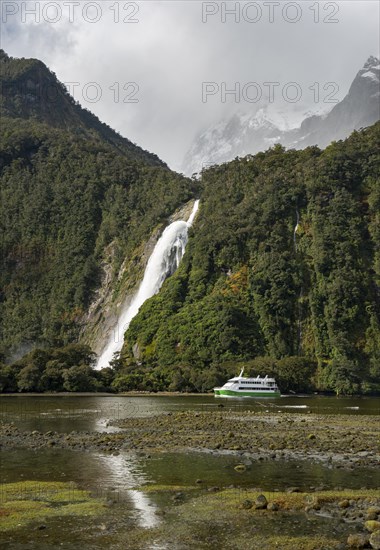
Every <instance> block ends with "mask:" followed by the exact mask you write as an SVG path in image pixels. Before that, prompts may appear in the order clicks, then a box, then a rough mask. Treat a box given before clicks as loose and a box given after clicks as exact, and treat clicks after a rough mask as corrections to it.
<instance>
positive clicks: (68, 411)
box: [0, 395, 380, 550]
mask: <svg viewBox="0 0 380 550" xmlns="http://www.w3.org/2000/svg"><path fill="white" fill-rule="evenodd" d="M219 403H222V404H223V405H224V407H226V409H229V408H230V409H234V410H246V409H257V410H265V411H267V410H268V411H270V410H283V411H284V412H285V411H286V412H297V413H305V414H307V413H308V412H309V411H311V412H317V413H320V414H326V415H329V414H354V415H358V414H371V415H374V414H379V412H380V411H379V401H378V400H377V399H374V398H354V399H351V398H340V399H337V398H333V397H331V398H330V397H319V396H312V397H294V396H292V397H282V398H279V399H270V400H258V401H256V400H255V401H253V400H252V401H247V400H239V401H235V400H234V401H231V400H223V399H222V400H220V399H215V398H214V397H213V396H161V395H157V396H144V397H140V396H138V397H137V396H136V397H131V396H96V395H91V396H71V395H70V396H2V397H0V419H2V420H4V421H12V422H14V423H15V424H17V425H18V426H19V427H20V428H22V429H25V430H39V431H48V430H54V431H58V432H71V431H73V430H76V431H110V430H113V429H115V428H112V427H110V426H107V423H108V421H109V420H112V419H121V418H127V417H131V416H132V417H133V416H134V417H139V416H150V415H157V414H160V413H163V412H168V411H177V410H178V411H179V410H203V411H207V410H212V409H214V408H215V407H217V406H218V404H219ZM241 461H243V462H244V461H245V463H246V466H247V469H246V471H245V472H243V473H239V472H237V471H235V470H234V467H235V466H236V465H237V464H238V463H239V462H241ZM0 474H1V481H2V482H3V483H9V482H13V481H23V480H34V481H36V483H38V481H71V482H74V483H77V484H78V485H79V486H80V487H82V488H87V489H90V490H91V491H92V492H93V493H94V495H97V496H100V497H105V498H107V499H112V500H113V501H115V502H116V503H117V504H116V508H115V510H116V512H117V518H118V519H117V522H118V523H117V525H118V527H117V533H118V535H117V536H116V535H115V536H116V539H115V541H114V543H112V544H111V543H109V541H108V543H107V544H108V546H107V544H105V546H104V547H110V548H115V549H118V548H128V545H127V546H126V545H125V544H124V543H123V542H121V541H122V540H124V539H123V537H125V536H126V532H127V531H128V529H146V528H150V527H156V526H157V525H159V524H160V522H162V521H163V520H162V518H161V516H160V513H159V512H160V508H161V507H162V506H164V505H165V506H166V505H167V502H163V501H162V497H158V496H157V495H156V496H155V495H154V494H153V495H152V494H150V493H148V494H145V493H142V492H141V491H139V490H138V489H139V487H141V486H142V485H150V484H159V485H171V486H176V485H181V486H194V484H195V482H196V480H197V479H201V480H202V483H203V486H204V487H205V486H206V487H212V486H219V487H228V486H230V485H234V486H237V487H240V488H241V491H242V499H243V498H244V488H245V487H260V488H262V489H265V490H270V491H278V490H282V489H284V488H286V487H289V485H296V486H298V487H300V488H301V489H305V490H308V489H310V487H321V486H323V487H325V488H333V487H337V486H339V487H347V488H361V487H363V486H365V487H376V486H378V485H379V479H378V477H377V476H375V475H374V473H373V471H368V470H364V469H361V470H359V469H358V470H355V471H352V472H347V471H344V470H342V469H336V468H327V467H324V466H322V465H310V464H308V463H306V462H280V461H278V462H277V461H262V462H255V463H252V462H251V461H250V460H249V459H248V458H245V457H244V456H243V457H241V456H240V457H238V456H231V455H225V456H216V455H212V454H206V453H188V454H180V453H162V454H152V455H151V456H149V455H148V456H147V455H145V454H144V453H139V454H136V453H129V452H122V453H120V454H119V455H117V456H114V455H110V454H104V453H99V452H76V451H75V452H74V451H68V450H63V449H44V450H42V451H38V452H36V451H32V450H9V451H8V450H6V451H3V452H2V454H1V462H0ZM160 498H161V500H160ZM60 529H61V530H62V537H63V539H60V540H61V541H62V540H64V542H62V543H61V542H60V543H59V547H61V548H66V547H67V548H70V549H71V548H75V547H76V546H75V544H78V533H76V535H75V541H76V542H75V543H74V541H73V540H71V541H70V537H74V535H73V533H74V532H75V529H74V530H73V525H71V524H70V519H66V520H64V521H63V522H61V524H60ZM38 536H40V535H38ZM46 536H47V538H46V537H45V539H44V540H42V539H41V540H39V542H38V547H39V548H40V549H45V548H46V549H50V548H53V547H56V545H57V541H55V540H53V539H54V537H53V534H52V532H50V535H49V533H48V534H47V535H46ZM54 536H55V535H54ZM83 536H84V537H85V535H83ZM41 537H42V535H41ZM49 537H50V538H49ZM37 538H38V537H37ZM86 540H87V539H85V538H84V539H83V541H82V543H81V548H83V550H84V549H86V550H87V548H88V549H89V548H95V547H98V546H96V545H95V546H94V542H93V541H92V542H88V541H87V542H86ZM0 542H1V538H0ZM3 543H4V544H3V547H4V548H12V549H13V548H15V549H16V550H17V549H18V548H20V550H21V549H23V548H33V547H34V546H33V544H32V545H30V540H29V539H28V536H27V530H25V529H23V530H22V529H21V530H20V532H19V533H18V535H17V534H16V539H15V538H13V539H12V540H10V539H9V538H7V537H5V539H3ZM99 544H100V543H99ZM35 547H37V546H35ZM99 548H103V546H102V544H100V546H99ZM131 548H132V547H131ZM147 548H152V549H159V548H166V546H155V545H154V544H153V545H150V546H147Z"/></svg>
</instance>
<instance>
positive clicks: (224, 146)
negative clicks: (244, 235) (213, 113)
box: [183, 56, 380, 174]
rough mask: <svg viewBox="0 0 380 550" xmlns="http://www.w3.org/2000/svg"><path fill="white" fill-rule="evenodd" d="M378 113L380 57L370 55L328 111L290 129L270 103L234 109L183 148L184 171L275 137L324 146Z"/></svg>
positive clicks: (294, 144) (293, 144)
mask: <svg viewBox="0 0 380 550" xmlns="http://www.w3.org/2000/svg"><path fill="white" fill-rule="evenodd" d="M379 119H380V61H379V59H378V58H376V57H373V56H371V57H369V59H368V60H367V62H366V63H365V65H364V67H363V68H362V69H361V70H360V71H359V72H358V73H357V75H356V77H355V79H354V81H353V82H352V84H351V86H350V89H349V91H348V94H347V95H346V97H345V98H344V99H343V100H342V101H341V102H340V103H338V104H336V105H335V106H334V107H333V109H331V111H329V112H327V113H324V114H313V115H311V116H308V117H306V118H305V119H304V120H303V121H302V123H301V125H300V126H299V127H298V128H293V129H288V128H286V127H284V125H283V124H282V125H281V124H279V122H278V120H276V118H275V117H274V113H273V111H272V112H270V111H269V109H268V108H261V109H259V110H258V112H256V113H254V114H241V113H238V114H235V115H233V117H232V118H231V119H230V120H228V121H223V122H220V123H218V124H217V125H215V126H213V127H211V128H209V129H208V130H206V131H205V132H203V133H201V134H200V135H199V136H198V137H197V138H196V140H195V141H194V143H193V145H192V146H191V148H190V149H189V151H188V152H187V153H186V156H185V159H184V161H183V171H184V173H186V174H192V173H194V172H199V171H200V170H201V169H202V167H207V166H210V165H212V164H220V163H222V162H226V161H229V160H232V159H233V158H235V157H237V156H244V155H247V154H255V153H257V152H258V151H265V150H266V149H268V148H269V147H270V146H272V145H273V144H275V143H281V144H282V145H284V146H285V147H287V148H295V149H302V148H304V147H308V146H309V145H318V146H319V147H326V146H327V145H328V144H329V143H331V142H332V141H336V140H339V139H344V138H346V137H348V136H349V135H350V133H351V132H352V131H353V130H358V129H359V128H365V127H366V126H370V125H371V124H374V123H375V122H376V121H377V120H379Z"/></svg>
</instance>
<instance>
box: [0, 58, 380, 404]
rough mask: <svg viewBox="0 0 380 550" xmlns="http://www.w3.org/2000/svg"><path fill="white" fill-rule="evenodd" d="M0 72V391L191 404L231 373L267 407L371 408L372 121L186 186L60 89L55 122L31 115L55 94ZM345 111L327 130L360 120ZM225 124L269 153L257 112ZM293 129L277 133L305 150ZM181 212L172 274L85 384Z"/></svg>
mask: <svg viewBox="0 0 380 550" xmlns="http://www.w3.org/2000/svg"><path fill="white" fill-rule="evenodd" d="M372 65H373V67H372ZM371 67H372V68H371ZM371 67H369V66H368V67H366V70H365V71H364V72H363V73H362V74H361V75H360V76H359V77H358V78H359V80H358V81H357V83H355V86H354V85H353V86H352V89H351V90H350V94H351V99H350V101H352V102H353V103H350V104H349V105H351V107H350V108H353V107H352V106H353V105H356V103H355V102H354V96H356V95H357V94H359V95H360V86H364V87H365V90H368V84H367V80H368V82H369V83H370V84H369V86H370V88H371V94H372V95H375V91H374V88H373V86H372V82H374V77H371V76H368V74H369V75H372V74H373V75H375V73H374V72H373V70H375V67H376V65H375V64H374V63H372V64H371ZM0 69H1V70H2V77H1V78H2V83H3V87H2V91H3V95H2V97H1V109H2V112H1V114H2V125H1V131H0V193H1V201H0V230H1V239H0V253H1V264H2V269H1V271H0V289H1V290H0V337H1V342H0V356H1V357H0V392H4V391H5V392H7V391H46V390H48V391H52V390H53V391H59V390H62V389H64V390H68V391H86V390H91V391H92V390H99V389H107V390H110V389H111V390H113V391H126V390H130V389H138V390H147V389H150V390H153V391H159V390H166V389H170V390H184V391H188V390H191V391H204V390H208V389H210V388H212V387H213V386H214V385H216V384H219V383H220V382H222V381H223V380H225V378H226V377H227V376H230V374H233V373H234V372H236V369H237V365H236V363H240V365H239V367H240V366H241V364H244V365H245V366H246V367H247V370H248V369H252V370H254V371H255V372H256V373H257V374H270V373H273V374H274V375H275V376H276V378H277V380H278V382H279V384H280V387H281V390H282V391H289V390H292V391H319V390H329V391H334V392H336V393H338V394H352V393H360V392H361V393H368V392H371V391H379V389H380V367H379V365H380V219H379V213H380V186H379V179H378V177H379V171H380V155H379V149H378V144H379V140H380V123H379V122H378V123H376V124H374V125H372V126H370V127H367V128H365V129H362V130H360V131H355V132H353V133H352V135H351V136H350V137H349V138H348V139H346V140H345V141H337V142H334V143H332V144H331V145H329V146H328V147H326V149H324V150H321V149H319V148H318V147H316V146H309V147H307V148H305V149H304V150H296V149H290V150H286V149H285V148H284V147H282V146H280V145H278V144H277V145H274V146H273V147H272V148H270V149H269V150H268V151H267V152H266V153H258V154H256V155H251V154H249V155H247V156H246V157H245V158H240V159H239V158H238V159H235V160H233V161H231V162H230V163H225V164H223V165H220V166H213V167H211V168H209V169H207V170H204V171H203V172H202V174H201V178H200V179H196V178H194V179H188V178H185V177H183V176H182V175H180V174H176V173H174V172H172V171H171V170H169V169H168V168H167V167H166V166H165V165H164V164H163V163H162V162H161V161H160V160H159V159H157V157H155V155H152V154H151V153H147V152H146V151H143V150H142V149H140V148H138V147H137V146H136V145H133V144H131V142H129V141H128V140H126V139H125V138H122V137H121V136H118V134H116V133H114V132H113V131H112V130H111V129H107V128H105V127H104V125H102V123H101V122H100V121H98V119H96V117H93V116H92V115H91V114H89V113H87V112H85V111H83V110H82V109H81V108H80V107H79V106H78V105H76V104H75V102H74V101H73V100H72V99H71V98H70V97H69V96H68V94H67V93H66V92H65V90H64V88H62V93H59V94H58V96H57V97H58V99H57V102H56V104H55V106H53V105H52V104H51V103H50V101H47V99H46V96H45V94H42V96H41V99H37V100H34V99H32V97H33V98H34V97H35V95H33V94H32V96H31V95H30V90H31V89H34V88H33V86H36V83H37V82H44V83H45V82H49V83H51V84H54V86H55V87H59V86H61V85H60V84H59V82H58V80H57V79H56V78H55V77H54V75H52V73H50V71H49V70H48V69H47V68H46V67H45V66H44V65H43V64H42V63H40V62H36V61H35V60H15V59H11V58H9V57H8V56H6V55H5V54H3V56H2V62H1V64H0ZM367 73H368V74H367ZM26 75H27V76H26ZM363 81H364V83H363ZM30 82H32V83H34V84H32V85H31V84H30ZM4 83H5V84H6V85H5V86H4ZM20 83H22V86H21V84H20ZM28 83H29V84H28ZM25 86H26V87H25ZM31 86H32V87H31ZM44 86H45V84H44ZM44 86H43V87H44ZM9 90H13V91H14V93H13V92H12V93H11V92H10V91H9ZM361 93H362V95H363V93H364V92H361ZM350 94H349V95H350ZM370 97H372V96H370ZM347 101H348V100H347ZM356 101H358V99H356ZM364 103H365V104H366V105H367V102H364ZM370 103H371V102H370ZM371 104H372V103H371ZM337 107H338V106H337ZM337 107H336V108H337ZM336 108H335V109H336ZM347 109H349V107H346V110H347ZM346 110H345V117H346V118H345V119H344V117H343V115H339V117H338V118H339V120H342V121H343V120H345V121H346V122H344V124H343V122H342V126H341V128H343V127H347V124H348V123H349V121H350V120H354V119H355V120H356V121H357V122H358V123H359V121H364V120H365V119H364V118H363V117H364V114H363V113H364V111H363V113H362V114H360V113H359V112H357V113H354V114H352V117H351V118H350V116H349V113H346ZM366 112H367V111H366ZM332 113H333V110H332V111H331V113H330V114H327V115H324V116H322V117H320V118H323V119H324V120H327V119H328V118H329V117H331V116H334V117H335V116H338V115H335V114H334V115H333V114H332ZM338 114H339V110H338ZM236 120H237V121H236V124H237V126H239V125H243V126H244V127H248V126H249V124H250V125H251V128H253V129H255V131H258V130H259V129H262V139H268V140H275V138H276V135H275V134H276V128H278V127H279V124H278V121H277V120H274V119H273V118H271V117H270V116H269V114H268V113H265V112H263V113H261V114H260V115H259V114H258V115H256V119H255V120H252V119H251V120H250V119H247V120H245V119H244V118H240V119H239V118H238V119H236ZM331 120H333V119H331ZM347 121H348V122H347ZM345 125H346V126H345ZM310 127H312V128H314V129H316V130H315V131H317V129H318V124H317V122H310ZM310 127H305V125H304V126H303V127H302V125H301V128H302V132H303V133H302V134H301V133H300V134H296V131H297V130H296V129H289V128H285V127H283V128H282V130H281V131H282V132H283V134H285V133H286V134H287V135H290V134H291V135H292V139H293V140H295V139H296V138H297V135H301V137H302V135H303V136H305V140H306V139H307V136H308V135H309V134H310V135H311V134H312V133H313V132H314V130H313V132H311V130H310ZM226 128H227V127H223V126H221V127H220V135H223V134H224V133H225V132H226V131H228V132H230V133H231V135H233V133H234V131H235V129H236V128H235V126H234V125H233V124H232V125H231V126H230V127H229V128H228V129H226ZM78 129H79V130H78ZM299 130H300V131H301V129H299ZM338 130H339V129H337V131H338ZM339 131H341V130H339ZM249 135H250V134H249V132H248V131H247V134H246V136H243V138H244V139H243V141H242V143H243V142H244V140H245V139H247V143H248V138H249ZM210 138H211V139H215V136H210ZM215 151H216V152H217V148H216V149H215ZM198 197H200V208H199V214H198V215H197V218H196V219H195V222H194V225H193V226H192V229H191V230H190V232H189V239H188V243H187V248H186V253H185V255H184V257H183V259H182V260H181V263H180V266H179V268H178V270H177V271H176V272H175V273H174V274H173V275H171V276H170V277H169V278H168V279H166V281H165V282H164V284H163V286H162V287H161V290H160V292H159V293H158V294H157V295H155V296H153V297H152V298H150V299H148V300H147V301H146V302H145V303H144V305H143V306H142V307H141V308H140V310H139V312H138V314H137V315H136V317H134V318H133V320H132V322H131V324H130V326H129V328H128V330H127V332H126V333H125V335H124V345H123V347H122V351H121V353H120V357H118V358H116V360H115V361H113V363H112V367H113V368H112V369H108V368H106V369H102V370H101V371H94V370H93V369H92V368H91V367H92V365H93V363H94V353H93V352H94V351H97V350H98V347H99V341H101V340H103V341H104V340H105V338H106V332H107V329H109V328H110V327H111V326H113V323H112V320H113V319H112V316H113V317H114V318H115V317H116V319H118V318H119V317H118V313H120V311H121V310H122V306H123V304H126V303H127V301H128V298H132V296H133V295H134V294H135V293H136V290H137V289H138V288H139V285H140V282H141V280H142V279H143V275H144V271H145V267H146V265H147V263H148V258H149V256H150V254H151V252H152V250H153V249H154V247H155V244H156V242H157V240H158V238H159V236H160V234H161V233H162V231H163V228H164V227H165V226H167V225H168V223H170V222H172V221H175V220H184V219H187V218H188V214H189V212H190V211H191V210H192V205H193V203H194V199H195V198H198ZM115 332H116V331H115Z"/></svg>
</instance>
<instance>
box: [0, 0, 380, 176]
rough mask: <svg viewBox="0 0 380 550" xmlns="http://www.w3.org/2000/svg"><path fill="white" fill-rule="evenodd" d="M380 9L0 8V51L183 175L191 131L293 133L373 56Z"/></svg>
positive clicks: (6, 4)
mask: <svg viewBox="0 0 380 550" xmlns="http://www.w3.org/2000/svg"><path fill="white" fill-rule="evenodd" d="M379 18H380V14H379V3H378V2H377V0H369V1H368V0H358V1H356V0H346V1H336V2H324V1H315V0H314V1H311V2H309V1H307V0H303V1H297V2H287V1H286V0H280V1H277V2H275V1H273V2H269V1H268V2H266V1H263V2H200V1H197V0H192V1H176V0H167V1H156V0H145V1H143V2H128V1H124V0H120V1H117V0H109V1H108V0H98V1H87V0H67V1H65V0H61V1H49V0H47V1H40V2H34V1H27V2H21V0H9V1H8V0H2V1H1V25H2V29H1V30H2V32H1V47H2V48H3V49H5V51H6V52H7V53H8V54H9V55H11V56H13V57H35V58H38V59H40V60H42V61H43V62H44V63H46V65H48V67H49V68H50V69H51V70H53V71H54V72H55V73H56V75H57V77H58V78H59V80H60V81H61V82H64V83H66V85H67V87H68V88H69V89H70V91H71V92H72V95H74V97H75V99H76V100H77V101H79V102H80V103H81V104H82V105H83V106H84V107H86V108H87V109H89V110H91V111H92V112H94V113H95V114H96V115H97V116H98V117H99V118H100V119H101V120H102V121H104V122H106V123H107V124H109V125H110V126H111V127H113V128H115V129H116V130H117V131H119V132H120V133H121V134H122V135H123V136H125V137H127V138H128V139H130V140H131V141H133V142H135V143H137V144H138V145H140V146H141V147H143V148H144V149H147V150H149V151H152V152H154V153H156V154H158V155H159V156H160V157H161V158H162V159H163V160H164V161H165V162H167V163H168V164H169V166H170V167H171V168H173V169H175V170H179V171H181V166H182V160H183V157H184V156H185V153H186V151H187V150H188V149H189V147H190V146H191V144H192V142H193V140H194V139H195V137H196V136H197V134H198V133H200V132H201V131H203V130H205V129H206V128H207V127H209V126H210V125H213V124H216V123H217V122H218V121H220V120H222V119H225V118H229V117H230V116H232V114H233V113H235V112H252V113H254V112H255V111H256V110H257V109H258V108H262V107H266V108H268V109H269V110H272V111H273V112H276V113H283V114H285V116H286V117H287V118H288V119H289V121H290V124H291V125H295V124H296V123H297V121H299V120H301V119H302V117H303V116H304V115H305V113H310V112H323V111H326V110H327V109H330V108H331V107H332V106H333V103H331V101H334V100H342V99H343V97H344V96H345V95H346V93H347V92H348V89H349V86H350V84H351V82H352V80H353V79H354V77H355V75H356V73H357V72H358V71H359V70H360V69H361V68H362V66H363V64H364V63H365V61H366V59H367V58H368V57H369V56H370V55H375V56H379V42H380V37H379Z"/></svg>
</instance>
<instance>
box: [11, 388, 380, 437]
mask: <svg viewBox="0 0 380 550" xmlns="http://www.w3.org/2000/svg"><path fill="white" fill-rule="evenodd" d="M218 406H219V407H220V406H222V407H224V408H225V410H257V411H269V412H270V411H271V410H273V411H275V410H276V411H284V412H289V413H291V412H292V411H294V412H298V413H308V412H313V413H317V414H379V413H380V407H379V400H378V399H377V398H365V397H362V398H336V397H321V396H300V397H295V396H289V397H280V398H276V399H266V400H262V399H259V400H256V399H221V398H219V399H215V398H214V397H213V396H211V395H210V396H205V395H199V396H194V395H192V396H186V395H184V396H178V395H173V396H167V395H150V396H146V397H145V396H144V397H143V396H120V395H112V396H96V395H89V396H76V395H65V396H62V395H60V396H54V395H44V396H27V395H18V396H6V395H2V396H0V419H3V420H5V421H13V422H15V423H16V424H17V425H19V426H20V427H22V428H23V429H25V430H38V431H48V430H53V431H57V432H64V433H66V432H71V431H73V430H75V431H98V432H111V431H115V430H117V428H114V427H112V426H110V425H109V421H110V420H118V419H122V418H131V417H144V416H152V415H157V414H161V413H163V412H168V411H180V410H202V411H208V410H213V409H215V408H217V407H218Z"/></svg>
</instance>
